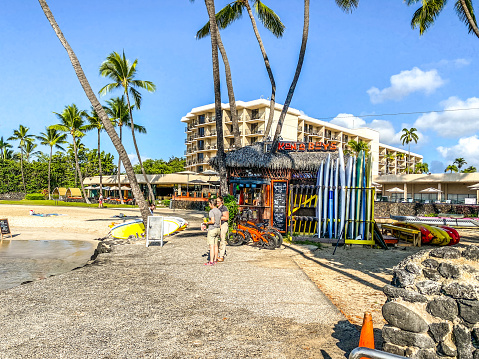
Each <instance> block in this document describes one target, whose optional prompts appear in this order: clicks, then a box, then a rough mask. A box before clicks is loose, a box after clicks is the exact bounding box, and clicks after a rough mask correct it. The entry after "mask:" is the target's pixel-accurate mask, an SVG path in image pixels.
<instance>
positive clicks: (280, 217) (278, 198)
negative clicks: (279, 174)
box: [272, 181, 288, 232]
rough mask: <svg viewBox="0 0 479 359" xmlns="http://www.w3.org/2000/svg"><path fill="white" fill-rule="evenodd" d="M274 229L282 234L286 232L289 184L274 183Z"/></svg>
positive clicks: (284, 182) (283, 182) (285, 182)
mask: <svg viewBox="0 0 479 359" xmlns="http://www.w3.org/2000/svg"><path fill="white" fill-rule="evenodd" d="M272 195H273V201H272V204H273V207H272V217H273V224H272V225H273V227H275V228H278V229H279V230H280V232H286V222H287V213H286V211H287V204H288V182H287V181H273V190H272Z"/></svg>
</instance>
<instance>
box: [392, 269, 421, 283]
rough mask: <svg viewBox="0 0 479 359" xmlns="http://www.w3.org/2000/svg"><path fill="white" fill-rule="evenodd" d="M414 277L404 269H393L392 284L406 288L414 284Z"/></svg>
mask: <svg viewBox="0 0 479 359" xmlns="http://www.w3.org/2000/svg"><path fill="white" fill-rule="evenodd" d="M415 278H416V276H415V275H414V274H412V273H409V272H408V271H406V270H405V269H401V268H395V269H394V276H393V283H395V284H396V286H398V287H400V288H404V287H407V286H408V285H411V284H414V279H415Z"/></svg>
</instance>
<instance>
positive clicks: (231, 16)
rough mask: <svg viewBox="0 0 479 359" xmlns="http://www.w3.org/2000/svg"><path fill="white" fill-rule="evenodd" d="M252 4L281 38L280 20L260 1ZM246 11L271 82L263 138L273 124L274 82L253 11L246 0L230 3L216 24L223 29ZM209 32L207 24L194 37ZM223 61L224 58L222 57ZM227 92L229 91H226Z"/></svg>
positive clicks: (270, 28)
mask: <svg viewBox="0 0 479 359" xmlns="http://www.w3.org/2000/svg"><path fill="white" fill-rule="evenodd" d="M250 1H252V3H253V8H254V10H255V12H256V15H257V16H258V19H259V20H260V22H261V23H262V24H263V25H264V27H266V29H268V30H269V31H271V32H272V33H273V35H275V36H276V37H278V38H279V37H282V36H283V32H284V28H285V26H284V25H283V23H282V22H281V20H280V18H279V16H278V15H276V13H275V12H274V11H273V10H271V9H270V8H269V7H267V6H266V5H265V4H263V3H262V2H261V1H260V0H250ZM244 9H246V11H247V12H248V15H249V18H250V20H251V24H252V26H253V31H254V34H255V36H256V40H257V41H258V45H259V48H260V50H261V54H262V55H263V60H264V65H265V67H266V71H267V72H268V76H269V80H270V82H271V97H270V108H269V118H268V122H267V124H266V130H265V136H268V135H269V132H270V130H271V125H272V124H273V116H274V105H275V97H276V83H275V81H274V76H273V71H272V70H271V66H270V63H269V58H268V55H267V54H266V50H265V48H264V45H263V40H262V39H261V35H260V34H259V31H258V27H257V25H256V19H255V17H254V15H253V11H252V9H251V6H250V4H249V1H248V0H236V1H233V2H232V3H230V4H228V5H226V6H225V7H224V8H223V9H221V10H220V11H218V13H217V14H216V23H217V26H218V28H219V29H225V28H226V27H228V26H229V25H230V24H231V23H233V22H234V21H235V20H237V19H239V18H241V16H242V15H243V10H244ZM209 32H210V24H209V22H208V23H207V24H206V25H205V26H203V28H201V29H200V30H199V31H198V32H197V33H196V37H197V38H198V39H201V38H203V37H205V36H206V35H208V34H209ZM220 44H221V37H220V36H219V35H218V46H220V52H221V55H222V56H223V51H222V50H221V45H220ZM223 60H224V56H223ZM228 91H229V89H228Z"/></svg>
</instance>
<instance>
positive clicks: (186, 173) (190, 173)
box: [178, 171, 197, 192]
mask: <svg viewBox="0 0 479 359" xmlns="http://www.w3.org/2000/svg"><path fill="white" fill-rule="evenodd" d="M178 174H179V175H186V176H187V177H186V192H189V188H188V182H189V181H190V175H195V174H197V173H196V172H193V171H181V172H178Z"/></svg>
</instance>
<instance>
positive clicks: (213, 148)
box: [206, 145, 216, 150]
mask: <svg viewBox="0 0 479 359" xmlns="http://www.w3.org/2000/svg"><path fill="white" fill-rule="evenodd" d="M206 149H207V150H216V145H207V146H206Z"/></svg>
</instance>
